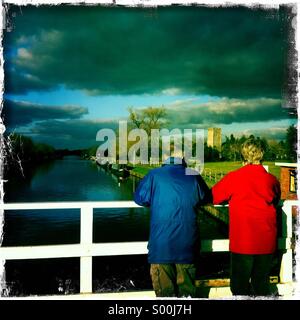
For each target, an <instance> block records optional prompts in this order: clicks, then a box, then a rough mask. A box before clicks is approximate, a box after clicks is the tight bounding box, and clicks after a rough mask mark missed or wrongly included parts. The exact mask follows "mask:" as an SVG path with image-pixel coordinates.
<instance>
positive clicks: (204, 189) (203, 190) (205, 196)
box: [197, 175, 212, 206]
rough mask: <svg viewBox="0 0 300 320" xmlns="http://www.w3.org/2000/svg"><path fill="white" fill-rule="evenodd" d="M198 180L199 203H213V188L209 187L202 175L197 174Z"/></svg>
mask: <svg viewBox="0 0 300 320" xmlns="http://www.w3.org/2000/svg"><path fill="white" fill-rule="evenodd" d="M197 182H198V195H199V203H198V206H199V205H205V204H208V203H212V194H211V190H210V189H209V188H208V186H207V184H206V183H205V181H204V180H203V178H202V177H201V176H200V175H197Z"/></svg>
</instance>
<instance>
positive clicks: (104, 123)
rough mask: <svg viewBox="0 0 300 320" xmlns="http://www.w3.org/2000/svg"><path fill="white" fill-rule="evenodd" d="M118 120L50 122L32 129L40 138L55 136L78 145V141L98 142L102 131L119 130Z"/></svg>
mask: <svg viewBox="0 0 300 320" xmlns="http://www.w3.org/2000/svg"><path fill="white" fill-rule="evenodd" d="M118 125H119V123H118V121H117V120H102V119H99V120H80V119H78V120H49V121H43V122H39V123H37V124H36V125H35V126H34V127H33V128H32V129H31V132H32V133H33V134H38V135H40V136H55V137H60V138H67V139H70V140H72V141H73V143H74V141H75V142H76V143H77V142H78V140H89V141H90V142H91V143H93V141H94V142H96V135H97V132H98V131H99V130H100V129H112V130H116V129H117V128H118Z"/></svg>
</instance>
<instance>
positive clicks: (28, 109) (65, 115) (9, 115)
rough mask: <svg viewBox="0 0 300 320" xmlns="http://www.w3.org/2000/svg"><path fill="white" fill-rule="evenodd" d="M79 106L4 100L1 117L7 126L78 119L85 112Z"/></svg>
mask: <svg viewBox="0 0 300 320" xmlns="http://www.w3.org/2000/svg"><path fill="white" fill-rule="evenodd" d="M87 113H88V110H87V108H84V107H80V106H68V105H64V106H45V105H41V104H34V103H31V102H24V101H12V100H5V101H4V104H3V109H2V114H1V117H2V118H3V120H4V125H6V126H8V127H15V126H24V125H27V124H30V123H32V122H34V121H43V120H48V119H78V118H81V117H82V116H83V115H85V114H87Z"/></svg>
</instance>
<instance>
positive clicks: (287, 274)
mask: <svg viewBox="0 0 300 320" xmlns="http://www.w3.org/2000/svg"><path fill="white" fill-rule="evenodd" d="M292 235H293V224H292V205H291V203H289V202H288V201H285V202H284V204H283V207H282V237H283V238H286V239H291V238H292ZM279 276H280V282H281V283H287V282H292V281H293V252H292V249H291V248H286V250H285V252H284V253H283V255H282V259H281V266H280V273H279Z"/></svg>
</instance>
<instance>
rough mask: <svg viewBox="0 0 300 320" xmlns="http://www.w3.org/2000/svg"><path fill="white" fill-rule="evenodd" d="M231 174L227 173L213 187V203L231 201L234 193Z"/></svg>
mask: <svg viewBox="0 0 300 320" xmlns="http://www.w3.org/2000/svg"><path fill="white" fill-rule="evenodd" d="M231 177H232V176H231V175H230V174H227V175H226V176H225V177H224V178H222V179H221V180H220V181H219V182H217V183H216V184H215V185H214V186H213V187H212V198H213V204H220V203H222V202H225V201H229V199H230V198H231V195H232V188H231V187H232V184H233V181H232V179H231Z"/></svg>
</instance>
